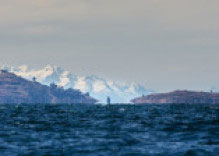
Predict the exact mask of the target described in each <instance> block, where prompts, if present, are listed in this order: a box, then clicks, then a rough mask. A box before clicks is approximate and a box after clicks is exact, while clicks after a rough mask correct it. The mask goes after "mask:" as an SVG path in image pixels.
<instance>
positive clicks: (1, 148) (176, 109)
mask: <svg viewBox="0 0 219 156" xmlns="http://www.w3.org/2000/svg"><path fill="white" fill-rule="evenodd" d="M0 155H1V156H14V155H19V156H23V155H30V156H35V155H36V156H41V155H46V156H56V155H57V156H59V155H65V156H71V155H76V156H84V155H89V156H98V155H101V156H135V155H137V156H138V155H139V156H141V155H165V156H166V155H173V156H177V155H179V156H181V155H182V156H183V155H189V156H192V155H194V156H196V155H203V156H205V155H212V156H216V155H219V105H138V106H133V105H113V106H111V107H110V108H109V107H106V106H97V105H51V104H48V105H31V104H29V105H27V104H21V105H0Z"/></svg>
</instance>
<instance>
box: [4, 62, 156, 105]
mask: <svg viewBox="0 0 219 156" xmlns="http://www.w3.org/2000/svg"><path fill="white" fill-rule="evenodd" d="M1 69H4V70H7V71H9V72H13V73H15V74H16V75H19V76H21V77H23V78H26V79H28V80H32V79H33V77H35V78H36V81H38V82H40V83H42V84H44V85H50V84H51V83H55V84H57V85H58V86H62V87H64V88H65V89H68V88H73V89H79V90H80V91H82V92H83V93H87V92H89V94H90V95H91V96H92V97H94V98H96V99H98V100H99V103H105V102H106V98H107V96H110V97H111V101H112V103H129V102H130V100H131V99H133V98H135V97H138V96H141V95H148V94H151V93H153V91H152V90H150V89H146V88H145V87H144V86H143V85H140V84H137V83H131V84H125V83H119V82H114V81H111V80H107V79H104V78H102V77H98V76H95V75H89V76H78V75H74V74H72V73H71V72H70V71H67V70H64V69H62V68H61V67H57V66H54V65H47V66H45V67H44V68H41V69H34V68H31V67H28V66H27V65H21V66H17V67H14V66H8V65H3V66H2V67H1Z"/></svg>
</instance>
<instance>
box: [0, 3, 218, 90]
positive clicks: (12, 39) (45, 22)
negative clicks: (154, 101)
mask: <svg viewBox="0 0 219 156" xmlns="http://www.w3.org/2000/svg"><path fill="white" fill-rule="evenodd" d="M0 63H1V64H8V65H20V64H27V65H29V66H32V67H35V68H39V67H42V66H45V65H46V64H54V65H57V66H61V67H63V68H64V69H67V70H70V71H72V72H73V73H76V74H80V75H88V74H96V75H99V76H103V77H105V78H108V79H112V80H118V81H127V82H131V81H135V82H139V83H143V84H145V86H146V87H148V88H151V89H154V90H157V91H169V90H172V89H185V88H187V89H195V90H206V89H209V88H211V87H213V86H214V87H217V88H219V0H0Z"/></svg>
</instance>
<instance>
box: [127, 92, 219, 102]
mask: <svg viewBox="0 0 219 156" xmlns="http://www.w3.org/2000/svg"><path fill="white" fill-rule="evenodd" d="M131 102H132V103H135V104H219V93H213V92H198V91H188V90H177V91H173V92H169V93H159V94H151V95H147V96H142V97H137V98H134V99H132V100H131Z"/></svg>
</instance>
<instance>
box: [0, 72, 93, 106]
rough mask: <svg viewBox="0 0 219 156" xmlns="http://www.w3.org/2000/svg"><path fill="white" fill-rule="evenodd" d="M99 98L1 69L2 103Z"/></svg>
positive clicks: (51, 101)
mask: <svg viewBox="0 0 219 156" xmlns="http://www.w3.org/2000/svg"><path fill="white" fill-rule="evenodd" d="M96 102H97V100H96V99H94V98H92V97H90V96H89V94H83V93H81V92H80V91H79V90H74V89H66V90H65V89H63V88H61V87H58V86H57V85H55V84H51V85H50V86H46V85H42V84H40V83H38V82H36V81H35V79H33V81H29V80H26V79H24V78H22V77H19V76H17V75H15V74H13V73H9V72H8V71H5V70H1V71H0V103H1V104H3V103H4V104H8V103H10V104H11V103H15V104H19V103H68V104H74V103H77V104H80V103H86V104H94V103H96Z"/></svg>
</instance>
